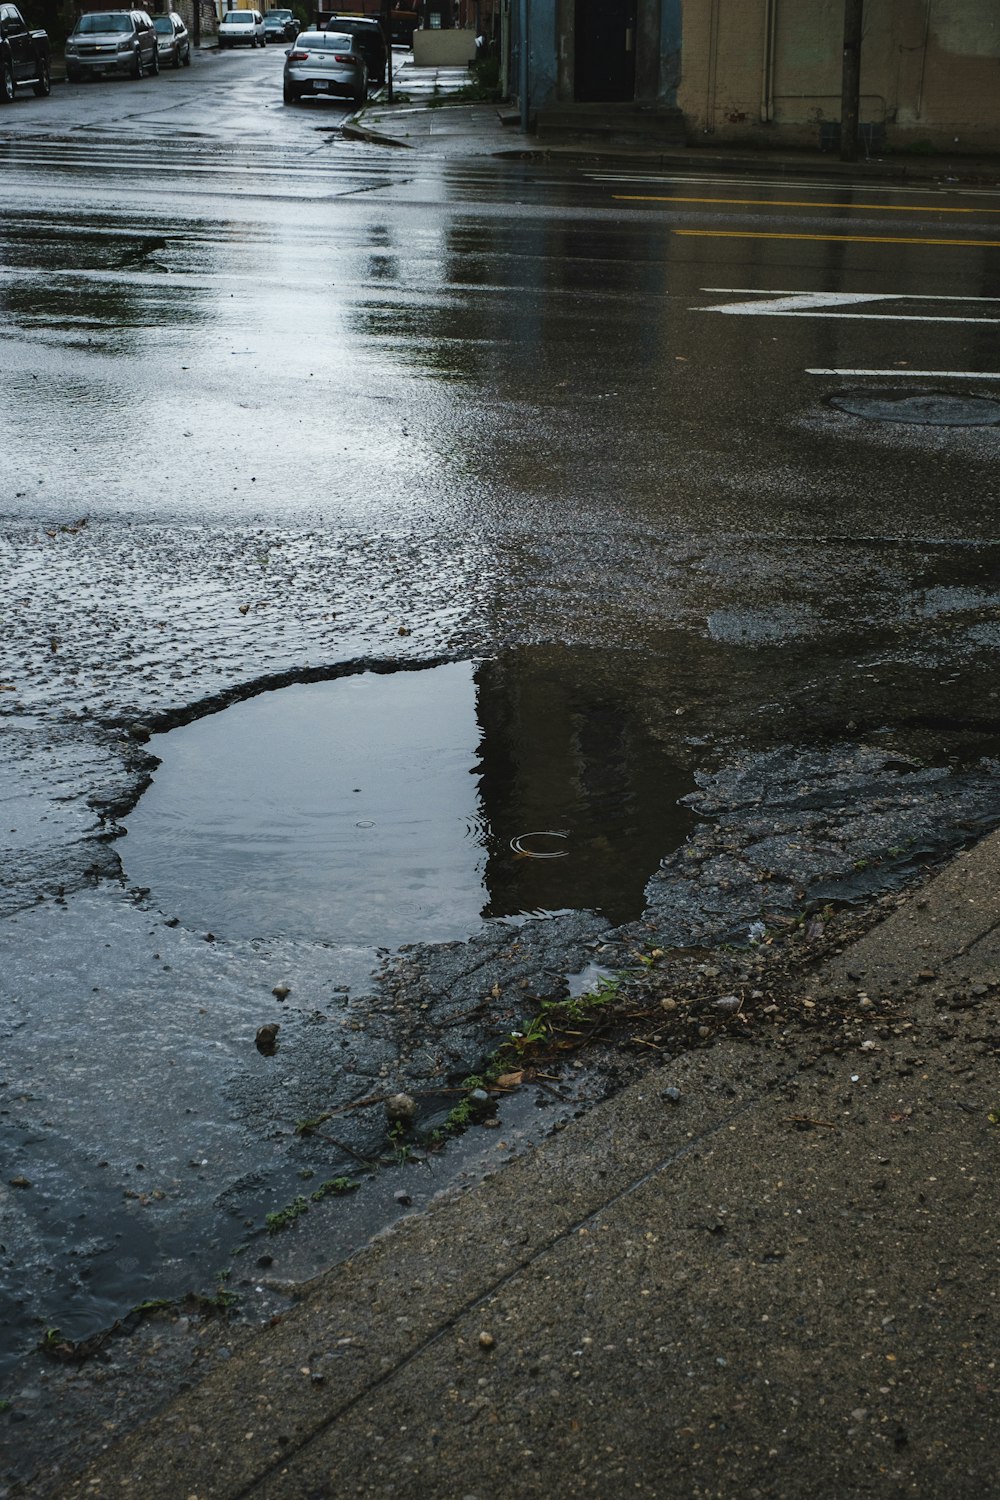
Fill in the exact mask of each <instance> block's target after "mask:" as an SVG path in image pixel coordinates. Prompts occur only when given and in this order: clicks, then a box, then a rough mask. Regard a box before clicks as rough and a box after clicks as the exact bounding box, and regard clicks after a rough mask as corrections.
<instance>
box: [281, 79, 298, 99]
mask: <svg viewBox="0 0 1000 1500" xmlns="http://www.w3.org/2000/svg"><path fill="white" fill-rule="evenodd" d="M281 97H282V98H283V99H284V101H285V103H286V104H298V102H299V96H298V94H297V93H296V91H295V89H291V88H289V87H288V84H287V83H286V84H285V87H284V89H283V90H282V95H281Z"/></svg>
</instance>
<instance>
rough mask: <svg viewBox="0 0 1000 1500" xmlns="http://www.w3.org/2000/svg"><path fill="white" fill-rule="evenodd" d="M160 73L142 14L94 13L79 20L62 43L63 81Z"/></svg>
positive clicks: (153, 39)
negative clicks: (109, 75) (64, 51)
mask: <svg viewBox="0 0 1000 1500" xmlns="http://www.w3.org/2000/svg"><path fill="white" fill-rule="evenodd" d="M147 69H148V70H149V72H150V73H158V72H159V71H160V54H159V43H158V41H157V36H156V32H155V31H154V29H153V22H152V20H151V19H150V17H149V15H148V13H147V12H146V11H144V10H95V11H88V12H86V13H85V14H84V15H82V16H80V17H79V19H78V20H77V23H76V25H75V26H74V27H73V30H72V31H71V32H70V34H69V38H68V40H67V42H66V77H67V78H68V79H69V81H70V83H79V81H80V79H81V78H103V77H104V75H105V74H106V73H130V74H131V75H132V77H133V78H141V77H142V75H143V73H145V72H146V71H147Z"/></svg>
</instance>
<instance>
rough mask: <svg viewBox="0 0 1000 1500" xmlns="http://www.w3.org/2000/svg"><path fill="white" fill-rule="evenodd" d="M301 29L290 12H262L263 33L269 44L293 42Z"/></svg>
mask: <svg viewBox="0 0 1000 1500" xmlns="http://www.w3.org/2000/svg"><path fill="white" fill-rule="evenodd" d="M301 29H302V28H301V27H300V26H299V23H298V21H296V19H295V17H294V16H293V15H292V12H291V11H290V10H266V11H265V12H264V31H265V32H266V33H267V39H268V41H269V42H294V40H295V38H296V37H297V36H298V34H299V32H300V31H301Z"/></svg>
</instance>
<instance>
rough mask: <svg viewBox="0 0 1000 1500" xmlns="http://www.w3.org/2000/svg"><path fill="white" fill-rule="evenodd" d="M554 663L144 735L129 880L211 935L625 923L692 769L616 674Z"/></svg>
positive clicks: (674, 841)
mask: <svg viewBox="0 0 1000 1500" xmlns="http://www.w3.org/2000/svg"><path fill="white" fill-rule="evenodd" d="M569 655H570V654H569V653H562V654H556V655H555V656H553V655H552V653H550V652H538V653H534V652H531V651H521V652H515V653H511V654H510V655H508V656H507V657H504V658H502V659H500V660H498V661H491V662H481V663H472V662H455V663H449V664H447V665H445V666H436V667H432V668H426V669H423V670H411V671H396V672H392V673H374V672H364V673H359V674H357V675H356V676H351V677H342V678H338V679H336V680H333V681H329V682H320V683H310V684H308V685H296V686H292V687H287V688H281V689H278V690H275V691H273V692H267V693H262V694H260V695H259V696H257V697H254V698H252V699H249V700H247V701H245V702H243V703H239V704H236V705H234V706H233V707H230V708H227V709H225V710H223V711H221V712H219V713H216V714H212V715H209V716H207V717H205V718H203V719H201V720H198V721H197V722H195V723H192V724H189V725H186V726H184V727H183V728H180V729H175V730H172V731H171V732H169V733H167V734H163V735H158V736H156V737H154V739H153V740H152V742H151V745H150V748H151V750H152V751H153V753H154V754H155V755H156V756H157V757H158V758H159V759H160V760H161V765H160V767H159V769H158V770H157V772H156V774H155V777H154V780H153V784H152V786H151V787H150V788H149V790H148V791H147V792H146V793H145V795H144V796H143V797H142V799H141V800H140V802H139V804H138V805H137V807H136V808H135V810H134V811H133V813H132V814H131V816H130V817H129V818H128V833H127V836H126V838H125V839H124V840H123V841H122V843H121V844H120V845H119V849H120V851H121V855H122V860H123V863H124V866H125V869H126V872H127V875H128V878H129V880H130V881H131V882H133V883H134V884H136V885H139V886H144V887H148V888H149V889H150V891H151V894H152V899H153V900H154V901H155V902H156V904H157V905H158V906H160V907H161V908H162V909H163V910H164V911H165V912H168V913H169V914H170V915H173V916H177V917H179V918H180V919H181V921H183V922H184V923H185V925H187V926H191V927H194V928H196V929H202V930H204V929H211V931H212V932H214V933H215V934H216V935H218V936H226V937H232V938H237V937H239V938H262V937H278V936H280V937H291V938H300V939H301V938H304V939H309V940H319V941H322V942H329V943H335V944H353V945H368V946H396V945H399V944H401V943H406V942H414V941H418V940H419V941H423V942H428V941H437V942H440V941H448V940H452V939H459V938H465V937H468V936H469V935H470V933H472V932H474V931H475V930H476V929H477V928H478V927H479V926H481V924H482V922H483V920H484V919H487V918H491V917H507V918H516V917H519V916H522V915H528V914H544V913H549V912H554V911H559V910H565V909H568V908H575V909H589V910H593V911H597V912H599V913H601V914H602V915H603V916H605V917H606V918H607V919H608V920H609V921H611V922H614V923H618V922H622V921H627V920H630V919H632V918H634V917H637V916H639V915H640V914H641V912H642V907H643V891H644V887H645V884H646V882H647V880H648V879H649V877H650V875H651V874H652V873H653V872H654V871H655V870H656V869H657V867H658V865H659V862H660V860H661V858H662V857H663V856H664V855H665V854H667V853H668V852H669V851H671V850H672V849H674V848H676V847H677V846H678V845H679V844H680V843H681V842H682V841H683V839H684V837H685V835H686V834H687V832H688V830H689V828H690V827H691V821H692V820H691V816H690V814H689V813H688V812H687V811H686V810H685V809H684V808H682V807H679V806H678V799H679V798H680V797H681V796H683V795H685V794H686V793H687V792H688V791H690V790H691V787H692V782H691V780H690V777H689V776H688V775H687V774H685V773H682V771H681V770H680V768H679V767H678V766H677V765H676V764H675V763H672V762H671V760H670V758H669V757H668V755H667V754H666V752H665V751H664V749H663V747H662V745H661V744H659V743H658V742H657V741H655V740H654V739H653V738H652V737H651V736H650V734H649V733H648V732H647V731H646V730H645V729H644V727H643V725H642V724H641V723H640V722H639V720H638V718H637V716H636V713H635V710H634V709H633V708H632V707H631V706H630V703H629V697H628V690H627V687H626V686H625V685H624V684H622V685H621V687H620V688H619V690H618V691H617V692H616V691H615V690H614V688H613V687H612V686H611V685H609V684H608V682H607V681H606V679H601V678H600V677H598V681H597V682H596V683H595V682H594V681H592V680H591V678H590V677H589V675H588V672H587V669H586V667H585V666H584V665H583V664H581V665H580V668H579V670H575V669H574V666H573V665H572V664H571V662H570V661H569V660H568V658H569ZM557 855H558V857H556V856H557Z"/></svg>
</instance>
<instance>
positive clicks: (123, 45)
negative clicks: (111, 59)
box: [118, 37, 132, 52]
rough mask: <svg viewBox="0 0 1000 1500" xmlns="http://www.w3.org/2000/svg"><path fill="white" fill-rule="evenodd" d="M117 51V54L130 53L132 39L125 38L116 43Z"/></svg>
mask: <svg viewBox="0 0 1000 1500" xmlns="http://www.w3.org/2000/svg"><path fill="white" fill-rule="evenodd" d="M118 51H119V52H131V51H132V38H131V37H127V38H125V40H123V41H120V42H119V43H118Z"/></svg>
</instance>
